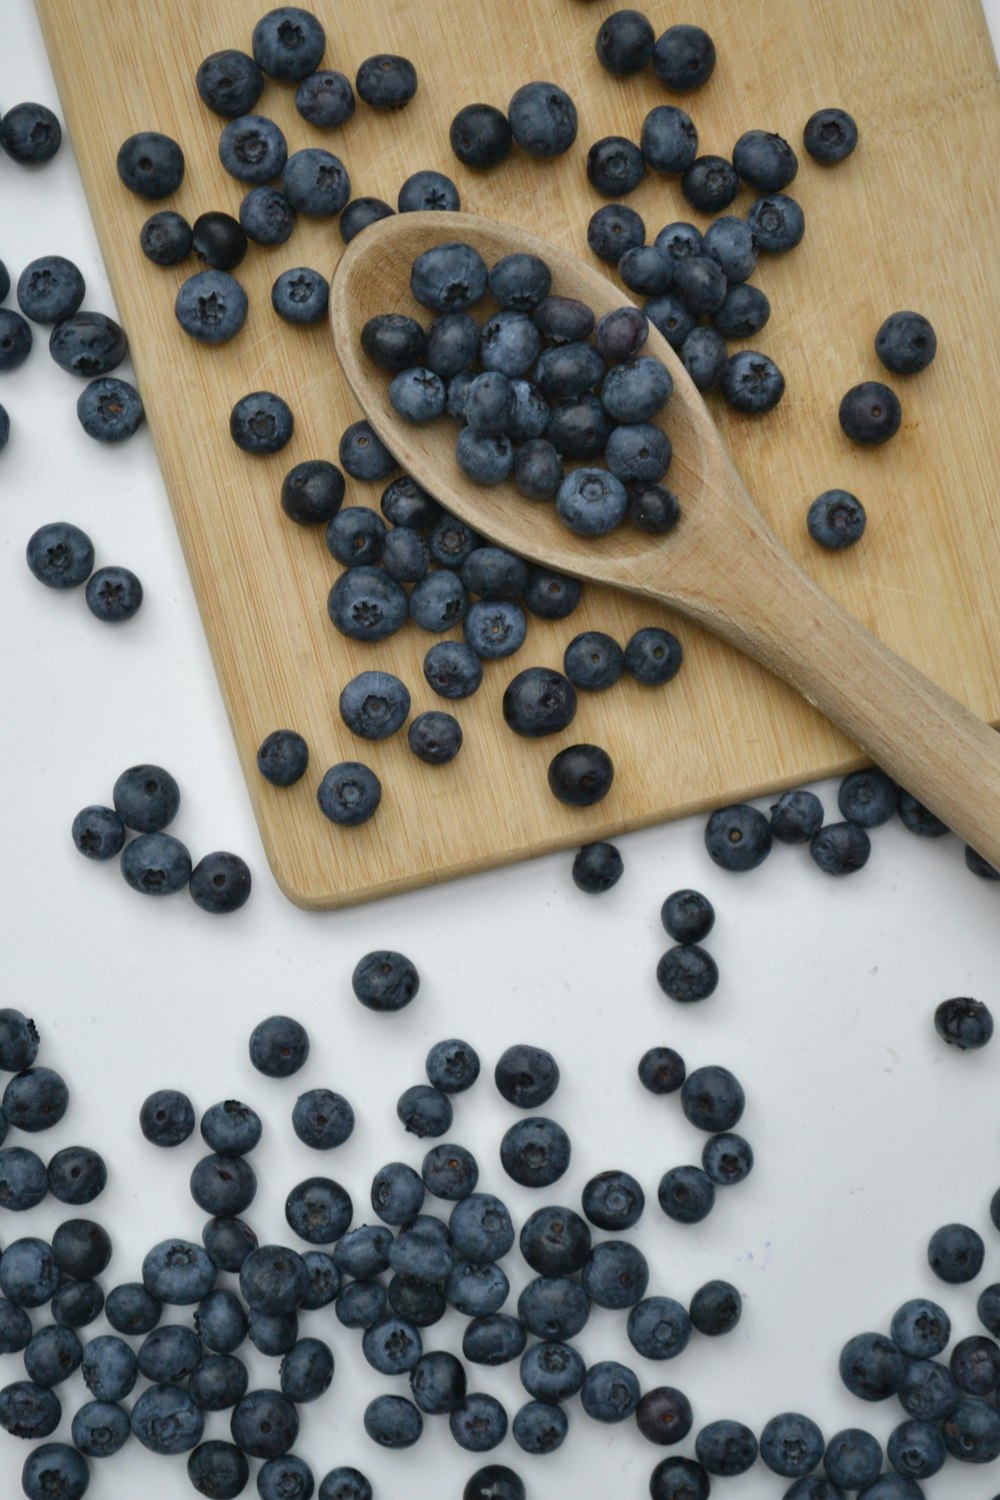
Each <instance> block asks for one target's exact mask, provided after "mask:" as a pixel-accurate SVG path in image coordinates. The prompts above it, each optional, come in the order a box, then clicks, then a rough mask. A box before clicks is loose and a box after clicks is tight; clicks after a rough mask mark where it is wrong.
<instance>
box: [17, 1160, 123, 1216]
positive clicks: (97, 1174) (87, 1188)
mask: <svg viewBox="0 0 1000 1500" xmlns="http://www.w3.org/2000/svg"><path fill="white" fill-rule="evenodd" d="M47 1173H48V1181H49V1192H50V1193H51V1194H52V1196H53V1197H54V1198H58V1199H59V1202H60V1203H71V1204H73V1205H74V1206H79V1205H82V1204H84V1203H92V1202H93V1201H94V1199H95V1198H96V1197H97V1196H98V1195H99V1194H100V1193H102V1192H103V1191H104V1188H105V1185H106V1183H107V1180H108V1169H107V1167H106V1166H105V1163H104V1158H103V1157H102V1156H101V1155H100V1154H99V1153H98V1152H97V1151H95V1150H93V1148H92V1147H90V1146H64V1147H63V1148H62V1150H61V1151H57V1152H56V1154H55V1156H53V1158H52V1160H51V1161H50V1162H49V1164H48V1168H47ZM10 1206H11V1205H10V1204H8V1207H10Z"/></svg>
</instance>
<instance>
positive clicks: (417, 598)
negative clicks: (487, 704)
mask: <svg viewBox="0 0 1000 1500" xmlns="http://www.w3.org/2000/svg"><path fill="white" fill-rule="evenodd" d="M408 607H409V614H410V618H411V620H413V622H414V624H415V625H418V626H419V627H420V629H421V630H428V631H432V632H436V633H439V632H441V631H443V630H450V629H451V628H452V626H453V625H457V624H458V623H459V622H460V621H461V620H463V619H464V618H465V614H466V611H467V610H468V607H469V596H468V594H467V593H466V589H465V585H464V584H463V582H462V580H461V579H460V578H459V577H458V576H457V575H456V574H455V573H453V572H451V570H450V569H447V568H442V569H440V570H438V571H436V572H431V573H428V574H427V575H426V576H425V577H424V578H421V579H420V580H419V582H418V583H416V584H414V586H413V588H412V589H411V591H410V597H409V605H408ZM442 644H446V645H448V646H455V647H457V646H458V644H459V643H458V642H442ZM463 649H466V650H470V651H471V649H472V648H471V647H469V646H465V647H464V648H463ZM473 654H475V653H473ZM442 669H443V670H444V671H445V673H446V676H447V680H448V682H449V683H450V684H452V685H457V684H459V683H460V684H461V686H462V691H460V692H454V691H450V690H449V691H447V692H445V693H444V694H443V696H445V697H468V695H469V693H472V692H475V690H476V688H477V687H478V686H479V683H478V682H476V681H474V678H475V674H474V672H472V671H471V670H470V669H469V668H468V664H467V663H466V662H464V661H463V660H462V659H461V658H459V657H458V656H457V655H456V654H454V653H451V654H449V655H448V656H447V658H446V657H445V655H444V653H441V654H440V656H438V657H435V659H434V665H433V671H434V673H435V675H437V674H438V673H440V671H441V670H442ZM424 675H425V676H427V675H428V673H427V667H426V664H425V668H424ZM429 680H430V679H429ZM431 685H432V686H433V687H435V689H436V690H438V691H440V689H438V688H437V682H436V680H435V681H433V682H432V683H431Z"/></svg>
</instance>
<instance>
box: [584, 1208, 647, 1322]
mask: <svg viewBox="0 0 1000 1500" xmlns="http://www.w3.org/2000/svg"><path fill="white" fill-rule="evenodd" d="M640 1191H641V1190H640ZM640 1211H641V1209H640ZM626 1217H627V1216H626ZM580 1279H581V1280H582V1282H583V1285H584V1286H585V1287H586V1289H587V1292H588V1294H589V1296H590V1299H591V1301H592V1302H595V1303H596V1304H597V1305H598V1307H608V1308H618V1309H621V1308H625V1307H634V1306H635V1304H636V1303H637V1302H639V1301H640V1300H641V1299H642V1297H644V1296H645V1293H646V1287H647V1285H648V1283H649V1266H648V1264H647V1262H646V1257H645V1256H644V1255H643V1254H642V1251H641V1250H639V1249H638V1247H637V1246H635V1245H631V1244H629V1243H628V1242H627V1241H626V1240H604V1241H602V1242H601V1243H600V1244H598V1245H595V1246H594V1248H593V1250H592V1251H591V1252H590V1256H589V1257H588V1259H587V1262H586V1264H585V1265H584V1267H583V1271H582V1274H581V1278H580Z"/></svg>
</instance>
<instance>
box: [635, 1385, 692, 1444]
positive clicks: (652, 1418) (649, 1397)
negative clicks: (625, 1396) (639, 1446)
mask: <svg viewBox="0 0 1000 1500" xmlns="http://www.w3.org/2000/svg"><path fill="white" fill-rule="evenodd" d="M635 1421H636V1426H637V1427H638V1429H639V1431H640V1432H641V1433H642V1435H643V1437H644V1438H646V1439H647V1441H648V1442H650V1443H658V1444H660V1445H661V1446H667V1445H668V1444H670V1443H679V1442H680V1441H681V1440H682V1439H683V1438H686V1437H687V1435H688V1433H689V1432H690V1431H691V1426H692V1423H693V1421H694V1415H693V1413H692V1410H691V1403H690V1401H689V1400H688V1398H687V1397H686V1396H685V1394H684V1392H683V1391H679V1390H677V1389H676V1388H675V1387H674V1386H670V1385H658V1386H654V1387H653V1388H652V1390H648V1391H646V1392H645V1393H644V1394H643V1396H642V1399H641V1400H640V1402H639V1405H638V1406H637V1407H636V1409H635Z"/></svg>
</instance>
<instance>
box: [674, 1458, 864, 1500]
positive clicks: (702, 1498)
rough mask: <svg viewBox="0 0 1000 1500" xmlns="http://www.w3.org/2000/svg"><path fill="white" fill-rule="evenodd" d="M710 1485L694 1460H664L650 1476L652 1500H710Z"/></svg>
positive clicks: (706, 1475) (702, 1469) (707, 1478)
mask: <svg viewBox="0 0 1000 1500" xmlns="http://www.w3.org/2000/svg"><path fill="white" fill-rule="evenodd" d="M710 1485H711V1480H710V1479H709V1477H708V1471H707V1470H706V1469H704V1468H702V1466H701V1464H700V1463H698V1462H697V1460H696V1459H693V1458H664V1459H662V1460H661V1462H660V1463H658V1464H657V1465H656V1468H655V1469H654V1470H653V1472H652V1474H651V1475H650V1476H649V1493H650V1495H651V1496H652V1500H708V1495H709V1488H710ZM827 1500H830V1497H827ZM834 1500H835V1497H834Z"/></svg>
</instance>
